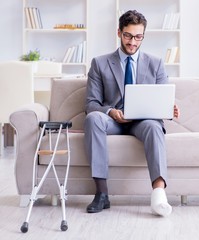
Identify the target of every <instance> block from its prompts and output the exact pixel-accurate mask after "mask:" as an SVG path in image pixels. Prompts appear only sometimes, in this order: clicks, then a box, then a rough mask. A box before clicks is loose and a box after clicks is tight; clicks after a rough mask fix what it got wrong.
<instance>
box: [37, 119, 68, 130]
mask: <svg viewBox="0 0 199 240" xmlns="http://www.w3.org/2000/svg"><path fill="white" fill-rule="evenodd" d="M44 124H46V129H47V130H48V129H52V130H57V129H59V128H60V125H61V124H62V129H66V128H71V127H72V122H70V121H66V122H49V121H41V122H39V127H41V128H42V127H43V126H44Z"/></svg>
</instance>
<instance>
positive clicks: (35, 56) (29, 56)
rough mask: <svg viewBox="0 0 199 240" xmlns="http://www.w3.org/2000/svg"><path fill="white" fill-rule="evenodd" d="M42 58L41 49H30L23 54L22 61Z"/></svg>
mask: <svg viewBox="0 0 199 240" xmlns="http://www.w3.org/2000/svg"><path fill="white" fill-rule="evenodd" d="M39 59H40V52H39V50H37V49H36V50H34V51H31V50H30V51H29V52H28V53H27V54H24V55H22V56H21V58H20V60H21V61H39Z"/></svg>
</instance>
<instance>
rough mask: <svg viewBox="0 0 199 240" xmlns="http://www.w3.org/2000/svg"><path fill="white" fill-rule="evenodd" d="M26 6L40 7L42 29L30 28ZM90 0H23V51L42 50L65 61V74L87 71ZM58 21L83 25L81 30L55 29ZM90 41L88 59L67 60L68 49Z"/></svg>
mask: <svg viewBox="0 0 199 240" xmlns="http://www.w3.org/2000/svg"><path fill="white" fill-rule="evenodd" d="M25 8H37V9H39V12H40V16H41V22H42V28H36V29H33V28H29V27H28V22H27V17H26V14H25ZM87 9H88V0H73V1H71V0H51V1H49V0H23V54H24V53H27V52H28V51H30V50H35V49H39V51H40V53H41V57H42V58H43V59H44V60H45V59H47V60H53V61H56V62H61V63H62V72H63V74H74V73H76V74H85V75H86V73H87V71H88V69H87V66H88V61H87V59H88V54H87V45H88V37H87V36H88V34H87V23H88V17H87V16H88V11H87ZM57 24H83V26H84V27H83V28H78V29H63V28H62V29H55V28H54V27H55V26H56V25H57ZM84 41H86V51H85V61H84V62H78V63H77V62H76V61H73V62H63V59H64V56H65V54H66V51H67V49H68V48H70V47H73V46H78V45H79V44H80V43H82V42H84Z"/></svg>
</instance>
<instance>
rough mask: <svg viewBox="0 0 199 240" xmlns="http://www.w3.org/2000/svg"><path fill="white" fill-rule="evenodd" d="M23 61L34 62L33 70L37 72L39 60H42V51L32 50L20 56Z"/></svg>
mask: <svg viewBox="0 0 199 240" xmlns="http://www.w3.org/2000/svg"><path fill="white" fill-rule="evenodd" d="M20 60H21V61H26V62H30V63H31V64H32V69H33V72H34V73H36V72H37V67H38V66H37V62H38V61H39V60H40V52H39V50H38V49H36V50H34V51H32V50H30V51H29V52H28V53H27V54H23V55H22V56H21V57H20Z"/></svg>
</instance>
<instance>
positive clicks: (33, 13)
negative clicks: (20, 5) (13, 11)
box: [24, 7, 43, 29]
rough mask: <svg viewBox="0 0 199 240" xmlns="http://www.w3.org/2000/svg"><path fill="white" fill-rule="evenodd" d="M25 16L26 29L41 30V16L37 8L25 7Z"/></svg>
mask: <svg viewBox="0 0 199 240" xmlns="http://www.w3.org/2000/svg"><path fill="white" fill-rule="evenodd" d="M24 10H25V15H26V23H27V24H26V27H27V28H32V29H40V28H43V26H42V21H41V16H40V12H39V9H38V8H35V7H25V9H24Z"/></svg>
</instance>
